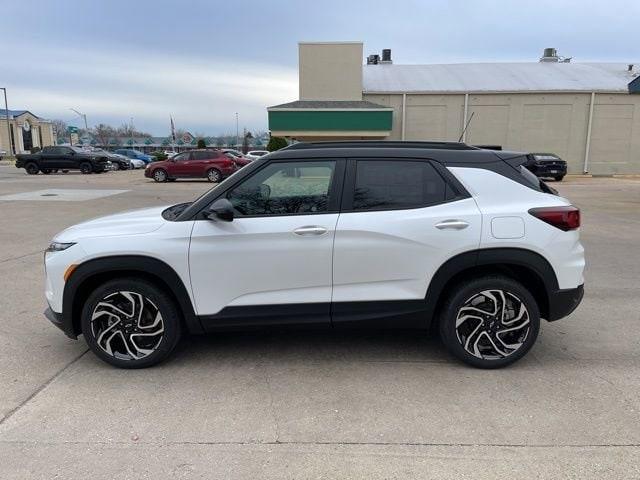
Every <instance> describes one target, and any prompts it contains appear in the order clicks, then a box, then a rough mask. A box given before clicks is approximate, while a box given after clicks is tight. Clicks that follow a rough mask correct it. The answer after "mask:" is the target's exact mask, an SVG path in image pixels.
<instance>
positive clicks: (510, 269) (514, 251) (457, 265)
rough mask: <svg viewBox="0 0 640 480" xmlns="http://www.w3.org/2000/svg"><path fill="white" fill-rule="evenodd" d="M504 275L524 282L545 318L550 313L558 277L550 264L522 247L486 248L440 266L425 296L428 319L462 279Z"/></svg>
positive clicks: (466, 253) (461, 255) (465, 254)
mask: <svg viewBox="0 0 640 480" xmlns="http://www.w3.org/2000/svg"><path fill="white" fill-rule="evenodd" d="M496 273H499V274H504V275H506V276H509V277H511V278H513V279H514V280H517V281H518V282H520V283H522V284H523V285H524V286H525V287H526V288H527V289H529V290H530V291H531V294H532V295H533V297H534V298H535V299H536V302H537V303H538V307H539V308H540V315H541V317H542V318H546V319H549V317H550V316H551V311H550V310H551V302H552V297H553V296H554V295H555V294H556V293H557V292H558V290H559V288H558V279H557V277H556V274H555V271H554V270H553V267H552V266H551V264H550V263H549V262H548V261H547V260H546V259H545V258H544V257H543V256H542V255H540V254H539V253H536V252H534V251H532V250H527V249H523V248H487V249H479V250H473V251H470V252H465V253H461V254H459V255H457V256H455V257H453V258H451V259H449V260H448V261H446V262H445V263H444V264H442V265H441V266H440V268H439V269H438V270H437V271H436V273H435V275H434V276H433V278H432V279H431V282H430V283H429V287H428V288H427V294H426V296H425V300H426V302H425V303H426V309H427V318H429V319H433V318H435V315H436V314H437V313H438V311H439V310H440V307H441V305H442V303H443V302H444V300H445V298H446V296H447V293H448V292H447V290H448V289H449V288H450V287H452V286H454V285H455V284H456V283H459V282H460V281H462V280H465V279H469V278H470V277H473V276H482V275H487V274H496Z"/></svg>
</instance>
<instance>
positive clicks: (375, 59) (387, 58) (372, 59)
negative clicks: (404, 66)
mask: <svg viewBox="0 0 640 480" xmlns="http://www.w3.org/2000/svg"><path fill="white" fill-rule="evenodd" d="M379 63H386V64H390V63H393V62H392V61H391V49H390V48H385V49H384V50H382V58H381V57H380V55H378V54H374V55H369V56H367V65H378V64H379Z"/></svg>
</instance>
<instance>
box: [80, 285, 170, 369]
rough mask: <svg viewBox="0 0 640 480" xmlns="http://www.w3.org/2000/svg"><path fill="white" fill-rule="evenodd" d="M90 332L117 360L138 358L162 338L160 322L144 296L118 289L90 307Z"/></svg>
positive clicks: (154, 308)
mask: <svg viewBox="0 0 640 480" xmlns="http://www.w3.org/2000/svg"><path fill="white" fill-rule="evenodd" d="M91 333H92V334H93V337H94V338H95V341H96V343H97V345H98V347H99V348H100V349H102V350H103V351H104V352H105V353H106V354H108V355H110V356H112V357H114V358H117V359H119V360H140V359H142V358H145V357H147V356H149V355H151V354H152V353H153V352H154V351H155V350H156V349H157V348H158V346H159V345H160V343H161V342H162V339H163V337H164V321H163V319H162V315H161V313H160V310H159V309H158V307H157V306H156V305H155V304H154V303H153V302H152V301H151V300H149V299H148V298H147V297H145V296H143V295H141V294H139V293H136V292H130V291H118V292H115V293H111V294H109V295H107V296H106V297H104V298H103V299H102V300H101V301H100V302H98V304H97V305H96V306H95V308H94V309H93V313H92V315H91Z"/></svg>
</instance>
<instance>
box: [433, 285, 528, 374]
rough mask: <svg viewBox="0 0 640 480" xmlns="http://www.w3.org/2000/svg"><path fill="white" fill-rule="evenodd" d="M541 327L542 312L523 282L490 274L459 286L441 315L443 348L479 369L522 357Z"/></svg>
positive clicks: (497, 366) (449, 298)
mask: <svg viewBox="0 0 640 480" xmlns="http://www.w3.org/2000/svg"><path fill="white" fill-rule="evenodd" d="M539 329H540V310H539V308H538V305H537V303H536V301H535V299H534V298H533V296H532V295H531V293H530V292H529V291H528V290H527V289H526V288H525V287H524V286H522V284H520V283H518V282H517V281H515V280H513V279H511V278H509V277H504V276H498V275H495V276H488V277H484V278H477V279H473V280H469V281H467V282H464V283H461V284H459V285H458V286H457V287H456V288H455V290H454V292H453V293H452V294H451V295H450V296H449V297H448V299H447V300H446V301H445V303H444V305H443V307H442V310H441V314H440V335H441V337H442V340H443V342H444V344H445V346H446V347H447V349H448V350H449V351H450V352H451V353H452V354H453V355H455V356H456V357H457V358H459V359H460V360H462V361H463V362H465V363H467V364H469V365H472V366H474V367H478V368H499V367H504V366H507V365H509V364H511V363H513V362H515V361H517V360H519V359H520V358H522V357H523V356H524V355H525V354H526V353H527V352H528V351H529V350H530V349H531V347H532V346H533V344H534V343H535V341H536V338H537V337H538V331H539Z"/></svg>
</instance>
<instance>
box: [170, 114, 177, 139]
mask: <svg viewBox="0 0 640 480" xmlns="http://www.w3.org/2000/svg"><path fill="white" fill-rule="evenodd" d="M169 119H170V120H171V139H172V140H173V143H176V127H175V125H174V124H173V117H172V116H171V115H169Z"/></svg>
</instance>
